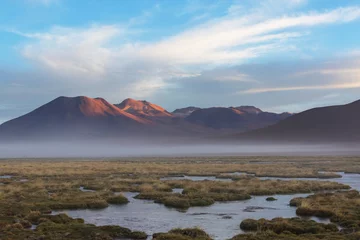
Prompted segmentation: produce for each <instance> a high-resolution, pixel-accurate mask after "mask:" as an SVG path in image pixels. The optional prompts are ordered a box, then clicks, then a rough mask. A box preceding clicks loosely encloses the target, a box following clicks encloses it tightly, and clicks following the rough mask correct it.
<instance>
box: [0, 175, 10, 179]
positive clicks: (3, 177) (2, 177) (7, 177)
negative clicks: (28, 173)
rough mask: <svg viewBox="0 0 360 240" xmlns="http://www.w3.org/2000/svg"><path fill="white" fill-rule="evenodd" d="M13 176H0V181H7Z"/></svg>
mask: <svg viewBox="0 0 360 240" xmlns="http://www.w3.org/2000/svg"><path fill="white" fill-rule="evenodd" d="M12 177H13V176H11V175H1V176H0V179H9V178H12Z"/></svg>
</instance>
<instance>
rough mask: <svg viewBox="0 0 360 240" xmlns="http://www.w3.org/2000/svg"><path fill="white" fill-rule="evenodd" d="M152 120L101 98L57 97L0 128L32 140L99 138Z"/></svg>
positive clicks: (5, 134) (0, 132)
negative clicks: (45, 137) (68, 137)
mask: <svg viewBox="0 0 360 240" xmlns="http://www.w3.org/2000/svg"><path fill="white" fill-rule="evenodd" d="M148 124H151V122H150V121H148V120H146V119H143V118H139V117H137V116H135V115H132V114H129V113H127V112H125V111H123V110H121V109H119V108H117V107H116V106H114V105H112V104H110V103H108V102H107V101H105V100H104V99H102V98H88V97H84V96H80V97H58V98H56V99H54V100H53V101H51V102H49V103H47V104H45V105H43V106H41V107H39V108H37V109H35V110H34V111H32V112H30V113H28V114H25V115H23V116H21V117H18V118H15V119H13V120H10V121H8V122H5V123H3V124H2V125H0V135H1V136H9V137H20V138H31V137H43V136H51V135H54V136H70V135H71V136H75V135H83V136H87V135H89V136H94V135H95V136H97V135H107V134H109V133H111V132H114V130H115V131H118V130H122V131H130V130H131V129H135V128H138V127H139V126H143V125H148Z"/></svg>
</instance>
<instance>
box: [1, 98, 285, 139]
mask: <svg viewBox="0 0 360 240" xmlns="http://www.w3.org/2000/svg"><path fill="white" fill-rule="evenodd" d="M288 116H289V114H275V113H267V112H263V111H261V110H260V109H258V108H256V107H251V106H241V107H230V108H224V107H216V108H205V109H201V108H197V107H187V108H182V109H177V110H175V111H174V112H173V113H170V112H168V111H166V110H165V109H164V108H162V107H160V106H158V105H156V104H153V103H150V102H147V101H138V100H134V99H131V98H128V99H125V100H124V101H122V102H121V103H119V104H114V105H113V104H111V103H109V102H107V101H106V100H104V99H102V98H89V97H85V96H79V97H58V98H56V99H54V100H53V101H51V102H49V103H47V104H45V105H43V106H41V107H39V108H37V109H35V110H34V111H32V112H30V113H28V114H25V115H23V116H21V117H18V118H15V119H13V120H10V121H8V122H5V123H3V124H2V125H0V138H1V139H3V140H4V139H6V140H8V139H19V140H26V139H36V138H41V139H44V138H45V139H46V138H62V139H72V138H82V139H96V138H104V137H105V138H113V139H114V138H115V139H117V138H122V139H129V138H136V137H141V138H145V137H146V138H150V139H151V138H156V137H167V138H178V137H196V138H202V137H208V136H214V135H222V134H225V133H234V132H243V131H246V130H251V129H256V128H260V127H264V126H268V125H270V124H274V123H276V122H277V121H279V120H282V119H284V118H286V117H288Z"/></svg>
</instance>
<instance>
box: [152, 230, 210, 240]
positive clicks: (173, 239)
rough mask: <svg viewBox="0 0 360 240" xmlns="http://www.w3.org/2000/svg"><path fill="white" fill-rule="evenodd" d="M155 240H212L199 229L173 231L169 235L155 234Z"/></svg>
mask: <svg viewBox="0 0 360 240" xmlns="http://www.w3.org/2000/svg"><path fill="white" fill-rule="evenodd" d="M153 239H154V240H194V239H196V240H212V239H211V238H210V236H209V235H208V234H207V233H206V232H205V231H203V230H201V229H199V228H185V229H180V228H177V229H173V230H170V231H169V232H167V233H155V234H154V235H153Z"/></svg>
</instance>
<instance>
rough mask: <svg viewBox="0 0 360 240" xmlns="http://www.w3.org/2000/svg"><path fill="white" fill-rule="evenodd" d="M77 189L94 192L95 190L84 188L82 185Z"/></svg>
mask: <svg viewBox="0 0 360 240" xmlns="http://www.w3.org/2000/svg"><path fill="white" fill-rule="evenodd" d="M79 190H80V191H82V192H96V191H95V190H91V189H86V188H85V187H83V186H81V187H79Z"/></svg>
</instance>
